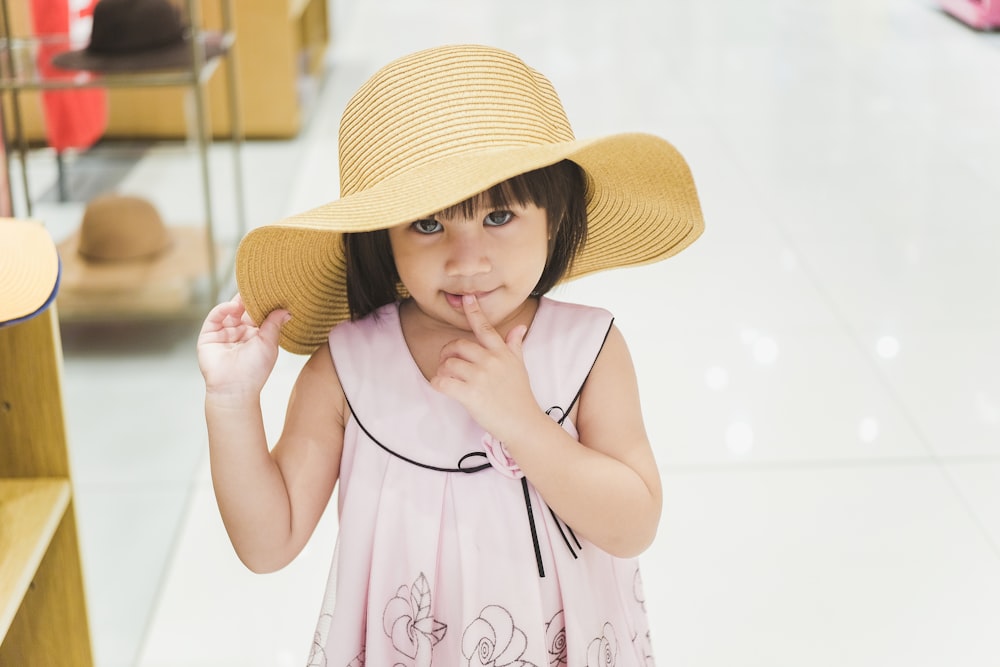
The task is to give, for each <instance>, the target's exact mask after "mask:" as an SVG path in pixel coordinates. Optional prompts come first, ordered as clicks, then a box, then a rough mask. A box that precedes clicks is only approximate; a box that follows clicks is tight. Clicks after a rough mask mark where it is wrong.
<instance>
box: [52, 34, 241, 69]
mask: <svg viewBox="0 0 1000 667" xmlns="http://www.w3.org/2000/svg"><path fill="white" fill-rule="evenodd" d="M199 41H200V42H201V48H202V54H203V55H202V57H203V59H204V61H205V62H207V61H209V60H211V59H212V58H215V57H217V56H219V55H221V54H223V53H224V52H225V51H226V50H228V48H229V45H228V42H227V41H226V40H225V39H224V36H223V34H222V33H219V32H203V33H201V39H200V40H199ZM192 58H193V54H192V50H191V41H190V40H189V39H185V40H183V41H181V42H178V43H176V44H171V45H170V46H165V47H161V48H156V49H148V50H145V51H133V52H130V53H120V54H107V53H95V52H93V51H90V50H88V49H77V50H75V51H64V52H62V53H58V54H56V55H55V56H53V57H52V64H53V65H54V66H56V67H58V68H60V69H65V70H88V71H91V72H101V73H102V74H127V73H130V72H155V71H160V70H177V69H184V68H188V67H191V62H192Z"/></svg>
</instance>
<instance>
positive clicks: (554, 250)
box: [343, 160, 587, 320]
mask: <svg viewBox="0 0 1000 667" xmlns="http://www.w3.org/2000/svg"><path fill="white" fill-rule="evenodd" d="M586 187H587V182H586V176H585V174H584V172H583V170H582V169H581V168H580V167H579V166H577V165H576V163H574V162H571V161H569V160H563V161H562V162H557V163H556V164H553V165H550V166H548V167H542V168H541V169H536V170H534V171H529V172H526V173H523V174H520V175H518V176H515V177H514V178H511V179H509V180H506V181H504V182H502V183H498V184H497V185H494V186H493V187H492V188H489V189H488V190H484V191H483V192H480V193H479V194H477V195H474V196H473V197H471V198H469V199H466V200H465V201H463V202H460V203H458V204H455V205H454V206H451V207H449V208H447V209H445V210H443V211H439V212H438V213H437V214H436V215H439V216H441V217H444V218H448V217H452V216H454V215H462V216H464V217H467V218H468V217H471V216H472V215H474V214H475V212H476V210H477V209H478V208H481V207H488V208H503V207H505V206H510V205H512V204H518V205H521V206H524V205H527V204H532V205H535V206H537V207H538V208H541V209H544V210H545V213H546V216H547V219H548V225H549V238H550V241H549V254H548V260H547V261H546V262H545V269H544V270H543V271H542V275H541V277H540V278H539V280H538V284H537V285H536V286H535V289H534V290H532V294H533V295H536V296H540V295H542V294H545V293H547V292H548V291H549V290H551V289H552V288H553V287H555V286H556V284H557V283H558V282H559V281H560V280H562V278H563V276H565V275H566V272H567V271H568V270H569V267H570V266H571V265H572V263H573V259H574V258H575V257H576V255H577V253H578V252H579V251H580V249H581V248H583V245H584V243H585V242H586V240H587V204H586ZM343 242H344V252H345V255H346V259H347V262H346V264H347V267H346V270H347V305H348V308H349V309H350V312H351V319H352V320H358V319H361V318H362V317H364V316H366V315H368V314H369V313H371V312H372V311H374V310H376V309H377V308H379V307H381V306H384V305H385V304H387V303H393V302H394V301H397V300H399V299H400V298H401V297H402V296H403V292H402V290H403V286H402V285H401V284H400V282H399V274H398V273H397V272H396V263H395V261H394V260H393V257H392V248H391V246H390V245H389V232H388V230H386V229H379V230H377V231H373V232H358V233H355V234H344V236H343Z"/></svg>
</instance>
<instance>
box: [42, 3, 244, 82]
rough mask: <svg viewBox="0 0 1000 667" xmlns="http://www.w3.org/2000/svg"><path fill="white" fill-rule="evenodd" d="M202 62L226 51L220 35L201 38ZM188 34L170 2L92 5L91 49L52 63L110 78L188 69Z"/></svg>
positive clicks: (205, 34) (67, 54) (70, 53)
mask: <svg viewBox="0 0 1000 667" xmlns="http://www.w3.org/2000/svg"><path fill="white" fill-rule="evenodd" d="M201 41H202V43H201V44H200V45H199V48H201V49H202V57H203V58H204V60H209V59H211V58H214V57H215V56H217V55H219V54H221V53H222V52H224V51H225V50H226V45H225V43H224V41H223V38H222V35H221V34H219V33H217V32H203V33H202V40H201ZM191 46H192V45H191V36H190V31H189V30H188V28H187V26H186V25H185V24H184V21H183V20H182V18H181V13H180V10H179V9H178V8H177V7H176V6H174V5H173V4H171V3H170V1H169V0H100V2H98V3H97V4H96V5H94V15H93V25H92V28H91V31H90V43H89V44H88V45H87V47H86V48H84V49H78V50H75V51H64V52H63V53H59V54H56V55H55V56H53V58H52V64H53V65H55V66H56V67H60V68H62V69H70V70H91V71H95V72H104V73H108V74H123V73H127V72H144V71H155V70H171V69H181V68H185V67H190V66H191V62H192V58H193V56H192V52H191Z"/></svg>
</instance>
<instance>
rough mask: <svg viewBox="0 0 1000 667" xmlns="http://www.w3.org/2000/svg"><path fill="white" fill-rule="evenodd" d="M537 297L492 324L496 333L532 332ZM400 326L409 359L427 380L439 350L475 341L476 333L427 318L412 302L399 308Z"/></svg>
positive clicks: (435, 371) (434, 369)
mask: <svg viewBox="0 0 1000 667" xmlns="http://www.w3.org/2000/svg"><path fill="white" fill-rule="evenodd" d="M538 304H539V299H538V298H530V299H528V300H526V301H525V302H524V303H523V304H522V305H521V307H520V308H518V309H517V311H515V312H513V313H511V314H510V316H509V317H507V318H505V319H504V321H503V322H500V323H492V324H493V326H494V327H496V330H497V333H499V334H500V336H501V337H503V338H506V337H507V333H508V332H509V331H510V330H511V329H513V328H514V327H516V326H517V325H519V324H524V325H525V326H527V327H528V334H529V335H530V333H531V323H532V322H533V321H534V319H535V314H536V313H537V312H538ZM399 324H400V328H401V329H402V332H403V339H404V341H405V342H406V346H407V348H409V350H410V356H412V357H413V360H414V361H415V362H416V364H417V366H418V367H419V368H420V371H421V372H422V373H423V374H424V377H426V378H428V379H430V378H431V377H433V376H434V375H435V374H436V373H437V366H438V360H439V359H440V356H441V348H442V347H444V346H445V345H446V344H447V343H450V342H451V341H453V340H455V339H456V338H465V339H467V340H476V334H474V333H473V332H472V331H470V330H468V329H459V328H458V327H455V326H452V325H451V324H449V323H447V322H442V321H440V320H438V319H435V318H432V317H429V316H428V315H427V314H426V313H424V312H423V311H422V310H420V307H419V306H417V304H416V303H415V302H414V301H413V300H412V299H405V300H404V301H403V302H402V303H400V305H399Z"/></svg>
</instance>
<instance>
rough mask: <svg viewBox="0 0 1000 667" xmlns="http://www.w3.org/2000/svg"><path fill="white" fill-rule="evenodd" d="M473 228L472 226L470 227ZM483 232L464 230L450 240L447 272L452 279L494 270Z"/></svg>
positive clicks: (479, 230) (480, 230) (446, 265)
mask: <svg viewBox="0 0 1000 667" xmlns="http://www.w3.org/2000/svg"><path fill="white" fill-rule="evenodd" d="M470 226H471V225H470ZM484 236H485V235H484V233H483V230H482V229H481V228H480V229H478V230H473V229H468V228H466V229H463V230H462V231H461V233H457V234H455V235H453V236H452V238H451V239H449V243H448V259H447V260H446V264H445V271H446V272H447V274H448V275H449V276H452V277H466V276H474V275H478V274H481V273H488V272H489V271H490V269H491V268H492V265H491V264H490V260H489V254H488V253H487V248H486V239H485V238H484Z"/></svg>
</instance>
